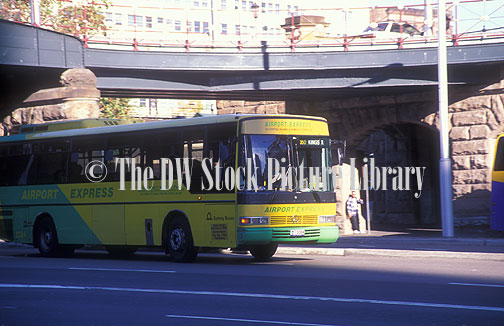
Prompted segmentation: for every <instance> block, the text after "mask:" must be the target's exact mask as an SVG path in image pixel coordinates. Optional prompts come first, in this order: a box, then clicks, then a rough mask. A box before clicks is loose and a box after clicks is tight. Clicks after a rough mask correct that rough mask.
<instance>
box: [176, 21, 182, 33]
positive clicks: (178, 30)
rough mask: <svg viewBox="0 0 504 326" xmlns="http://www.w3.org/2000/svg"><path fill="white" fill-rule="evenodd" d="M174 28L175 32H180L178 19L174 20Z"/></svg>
mask: <svg viewBox="0 0 504 326" xmlns="http://www.w3.org/2000/svg"><path fill="white" fill-rule="evenodd" d="M175 30H176V31H177V32H180V31H181V24H180V20H176V21H175Z"/></svg>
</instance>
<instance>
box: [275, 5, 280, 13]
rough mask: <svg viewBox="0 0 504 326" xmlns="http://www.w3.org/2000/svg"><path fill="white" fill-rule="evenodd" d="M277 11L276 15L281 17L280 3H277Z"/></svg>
mask: <svg viewBox="0 0 504 326" xmlns="http://www.w3.org/2000/svg"><path fill="white" fill-rule="evenodd" d="M275 10H276V14H277V15H279V14H280V5H279V4H278V3H275Z"/></svg>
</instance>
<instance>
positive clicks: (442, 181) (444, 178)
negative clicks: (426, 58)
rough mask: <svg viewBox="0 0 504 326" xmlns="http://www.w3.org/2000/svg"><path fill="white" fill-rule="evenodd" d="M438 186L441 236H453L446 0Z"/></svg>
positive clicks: (441, 31)
mask: <svg viewBox="0 0 504 326" xmlns="http://www.w3.org/2000/svg"><path fill="white" fill-rule="evenodd" d="M438 39H439V42H438V97H439V141H440V150H441V155H440V159H439V187H440V193H441V223H442V226H443V236H444V237H453V203H452V197H453V196H452V167H451V159H450V152H449V151H450V144H449V139H450V138H449V135H448V132H449V130H448V69H447V58H446V0H439V3H438Z"/></svg>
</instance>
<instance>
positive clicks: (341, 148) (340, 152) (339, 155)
mask: <svg viewBox="0 0 504 326" xmlns="http://www.w3.org/2000/svg"><path fill="white" fill-rule="evenodd" d="M331 149H332V150H334V151H336V161H337V162H338V165H342V164H343V159H344V158H345V155H346V140H340V139H331Z"/></svg>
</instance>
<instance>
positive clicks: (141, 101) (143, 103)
mask: <svg viewBox="0 0 504 326" xmlns="http://www.w3.org/2000/svg"><path fill="white" fill-rule="evenodd" d="M138 106H140V107H141V108H145V107H146V106H147V99H146V98H141V99H139V100H138Z"/></svg>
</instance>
